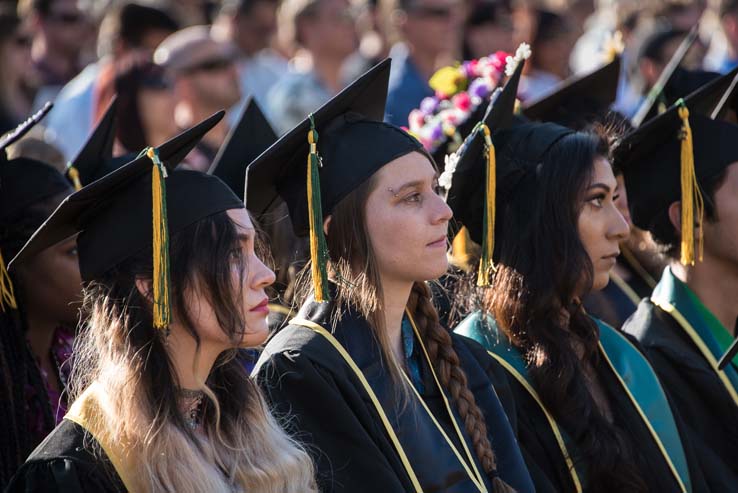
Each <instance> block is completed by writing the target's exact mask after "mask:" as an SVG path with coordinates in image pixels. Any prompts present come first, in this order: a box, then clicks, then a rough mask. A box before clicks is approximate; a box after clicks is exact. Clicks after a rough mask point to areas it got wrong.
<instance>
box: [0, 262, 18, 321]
mask: <svg viewBox="0 0 738 493" xmlns="http://www.w3.org/2000/svg"><path fill="white" fill-rule="evenodd" d="M6 305H7V306H8V307H10V308H12V309H13V310H16V309H17V308H18V304H17V303H16V301H15V291H14V290H13V281H11V280H10V274H8V269H6V268H5V260H3V254H2V252H0V312H4V311H5V306H6Z"/></svg>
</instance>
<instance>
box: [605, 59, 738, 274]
mask: <svg viewBox="0 0 738 493" xmlns="http://www.w3.org/2000/svg"><path fill="white" fill-rule="evenodd" d="M735 79H736V73H734V72H731V73H730V74H726V75H725V76H723V77H721V78H720V79H718V80H716V81H713V82H711V83H710V84H708V85H706V86H705V87H703V88H702V89H700V90H699V91H696V92H695V93H692V94H691V95H690V96H688V97H687V98H686V99H684V100H680V101H679V102H678V103H677V104H676V105H674V106H672V107H671V108H669V109H668V110H667V111H666V112H665V113H662V114H661V115H659V116H657V117H655V118H654V119H652V120H650V121H648V122H647V123H645V124H644V125H643V126H642V127H641V128H638V129H636V130H635V131H633V132H631V133H630V134H628V135H626V136H625V137H624V138H623V139H622V140H621V141H620V142H619V143H618V144H617V146H616V147H615V149H614V150H613V161H614V164H615V165H616V166H618V168H620V169H621V170H622V171H623V176H624V178H625V182H626V185H627V188H628V202H629V205H630V212H631V217H632V219H633V223H634V224H635V225H636V226H638V227H639V228H641V229H645V230H652V229H653V228H654V225H655V224H656V222H657V220H658V219H659V217H661V215H662V214H665V213H666V211H667V210H668V207H669V205H671V203H673V202H675V201H678V200H681V212H682V216H681V223H682V224H683V225H692V224H695V223H697V224H700V225H701V224H702V219H703V215H704V198H703V195H702V190H701V189H702V188H704V186H705V184H706V183H709V182H710V181H711V180H712V179H714V178H715V177H717V176H719V175H720V174H721V173H722V172H723V170H724V169H725V168H726V167H727V166H728V165H730V164H731V163H734V162H736V161H738V147H736V146H733V145H726V142H736V141H737V140H738V126H736V125H733V124H731V123H728V122H725V121H722V120H713V119H712V118H711V115H712V114H713V113H715V112H716V111H717V112H719V111H720V110H721V108H720V105H721V104H724V100H725V96H726V94H725V93H727V95H732V94H733V92H734V90H735ZM720 88H722V89H723V91H724V93H721V92H720V91H719V90H718V89H720ZM654 184H657V185H654ZM701 241H702V240H701V237H700V241H699V245H698V251H697V252H696V253H695V245H694V228H692V227H686V226H685V227H683V228H682V238H681V259H680V260H681V262H682V263H683V264H685V265H686V264H694V262H695V259H701V256H702V244H701Z"/></svg>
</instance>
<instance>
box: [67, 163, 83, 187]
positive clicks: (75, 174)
mask: <svg viewBox="0 0 738 493" xmlns="http://www.w3.org/2000/svg"><path fill="white" fill-rule="evenodd" d="M67 175H68V176H69V179H70V180H72V185H74V189H75V190H81V189H82V182H81V181H80V179H79V170H77V168H75V167H74V166H73V165H71V164H70V165H69V167H68V168H67Z"/></svg>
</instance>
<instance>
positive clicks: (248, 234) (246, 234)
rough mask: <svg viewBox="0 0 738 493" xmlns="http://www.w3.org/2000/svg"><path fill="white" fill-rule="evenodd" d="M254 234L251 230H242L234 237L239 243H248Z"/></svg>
mask: <svg viewBox="0 0 738 493" xmlns="http://www.w3.org/2000/svg"><path fill="white" fill-rule="evenodd" d="M255 233H256V231H255V230H253V229H250V228H248V229H246V228H244V229H241V230H239V231H238V233H237V234H236V236H237V237H238V240H239V241H248V240H251V239H253V238H254V235H255Z"/></svg>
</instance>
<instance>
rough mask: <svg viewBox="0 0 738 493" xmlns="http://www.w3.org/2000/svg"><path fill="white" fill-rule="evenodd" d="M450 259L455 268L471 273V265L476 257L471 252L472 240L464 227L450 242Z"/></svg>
mask: <svg viewBox="0 0 738 493" xmlns="http://www.w3.org/2000/svg"><path fill="white" fill-rule="evenodd" d="M450 257H451V263H452V264H453V265H454V266H455V267H458V268H460V269H462V270H464V272H469V271H471V269H472V265H471V263H472V260H473V259H474V257H476V255H475V254H474V252H472V239H471V236H469V230H468V229H466V226H463V227H462V228H461V229H460V230H459V232H458V233H456V236H454V240H453V241H452V242H451V255H450Z"/></svg>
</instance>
